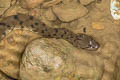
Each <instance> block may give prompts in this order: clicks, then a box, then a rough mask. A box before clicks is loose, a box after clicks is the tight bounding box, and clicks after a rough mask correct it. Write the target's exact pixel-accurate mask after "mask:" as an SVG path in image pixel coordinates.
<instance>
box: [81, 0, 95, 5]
mask: <svg viewBox="0 0 120 80" xmlns="http://www.w3.org/2000/svg"><path fill="white" fill-rule="evenodd" d="M79 1H80V3H81V4H82V5H88V4H89V3H91V2H93V1H95V0H79Z"/></svg>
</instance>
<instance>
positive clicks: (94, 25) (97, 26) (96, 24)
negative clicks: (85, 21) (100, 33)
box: [92, 22, 104, 30]
mask: <svg viewBox="0 0 120 80" xmlns="http://www.w3.org/2000/svg"><path fill="white" fill-rule="evenodd" d="M92 28H93V29H99V30H100V29H104V25H103V24H102V23H101V22H92Z"/></svg>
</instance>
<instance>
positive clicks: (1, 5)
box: [0, 0, 11, 15]
mask: <svg viewBox="0 0 120 80" xmlns="http://www.w3.org/2000/svg"><path fill="white" fill-rule="evenodd" d="M10 4H11V0H0V15H2V14H3V13H4V12H5V11H6V10H7V9H8V8H9V7H10Z"/></svg>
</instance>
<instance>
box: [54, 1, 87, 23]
mask: <svg viewBox="0 0 120 80" xmlns="http://www.w3.org/2000/svg"><path fill="white" fill-rule="evenodd" d="M53 12H54V13H55V15H56V16H57V17H58V18H59V19H60V20H61V21H63V22H70V21H73V20H76V19H78V18H80V17H82V16H84V15H86V14H87V13H88V10H87V9H86V8H85V7H84V6H83V5H81V4H78V3H76V4H73V3H69V4H60V5H56V6H53Z"/></svg>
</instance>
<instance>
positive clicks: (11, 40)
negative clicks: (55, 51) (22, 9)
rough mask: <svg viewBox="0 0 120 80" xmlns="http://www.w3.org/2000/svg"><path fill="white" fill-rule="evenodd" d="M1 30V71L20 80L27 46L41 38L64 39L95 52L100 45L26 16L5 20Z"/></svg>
mask: <svg viewBox="0 0 120 80" xmlns="http://www.w3.org/2000/svg"><path fill="white" fill-rule="evenodd" d="M0 30H1V32H0V36H1V37H0V40H1V41H0V63H1V64H0V70H1V71H3V72H4V73H6V74H8V75H9V76H11V77H14V78H18V75H19V74H18V73H19V62H20V58H21V55H22V53H23V51H24V49H25V47H26V45H27V44H28V43H29V42H30V41H32V40H34V39H36V38H39V37H40V36H42V37H45V38H56V39H64V40H66V41H68V42H69V43H71V44H72V45H73V46H75V47H76V48H78V49H79V48H81V49H85V50H93V51H95V50H97V49H98V48H99V43H98V42H97V41H95V40H94V39H93V38H92V37H91V36H88V35H86V34H83V33H79V34H75V33H73V32H72V31H70V30H68V29H66V28H50V27H47V25H45V24H44V23H43V22H41V21H40V20H39V19H36V18H35V17H33V16H29V15H24V14H17V15H12V16H8V17H6V18H4V19H3V20H2V21H1V22H0ZM9 71H11V72H9Z"/></svg>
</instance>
